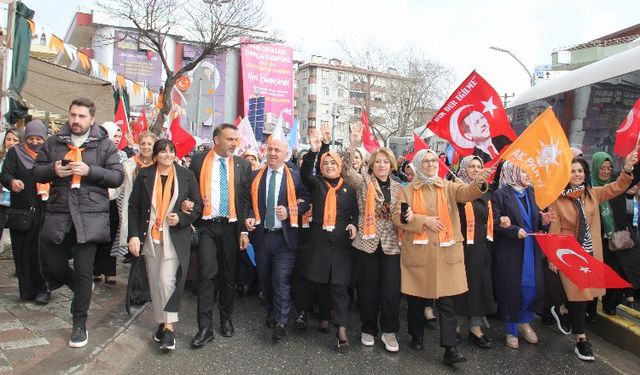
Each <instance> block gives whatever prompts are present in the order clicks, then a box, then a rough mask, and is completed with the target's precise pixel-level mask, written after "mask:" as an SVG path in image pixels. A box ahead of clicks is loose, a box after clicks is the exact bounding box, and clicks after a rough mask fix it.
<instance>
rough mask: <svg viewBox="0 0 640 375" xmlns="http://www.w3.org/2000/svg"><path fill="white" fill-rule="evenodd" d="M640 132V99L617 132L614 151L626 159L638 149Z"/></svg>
mask: <svg viewBox="0 0 640 375" xmlns="http://www.w3.org/2000/svg"><path fill="white" fill-rule="evenodd" d="M639 132H640V99H638V100H637V101H636V104H634V105H633V108H631V110H630V111H629V114H628V115H627V118H626V119H625V120H624V121H622V124H620V128H619V129H618V131H616V141H615V144H614V145H613V151H615V153H616V154H618V155H619V156H620V157H622V158H626V157H627V155H629V154H630V153H631V151H633V150H635V149H636V147H638V133H639Z"/></svg>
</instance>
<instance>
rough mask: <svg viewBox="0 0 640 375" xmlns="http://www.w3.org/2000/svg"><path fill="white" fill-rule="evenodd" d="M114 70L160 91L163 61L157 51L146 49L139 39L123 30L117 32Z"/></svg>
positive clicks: (114, 49) (114, 48)
mask: <svg viewBox="0 0 640 375" xmlns="http://www.w3.org/2000/svg"><path fill="white" fill-rule="evenodd" d="M115 38H116V43H115V44H114V46H113V70H115V71H116V72H118V73H120V74H122V75H124V76H125V77H127V78H128V79H131V80H133V81H136V82H141V83H145V84H146V87H147V88H149V89H151V90H153V91H155V92H158V90H159V88H160V86H161V85H162V61H160V57H159V56H158V54H157V53H154V52H151V51H146V50H145V47H144V46H141V45H140V44H139V43H138V41H136V40H135V39H134V38H132V37H130V36H128V35H127V34H126V33H123V32H118V31H116V32H115Z"/></svg>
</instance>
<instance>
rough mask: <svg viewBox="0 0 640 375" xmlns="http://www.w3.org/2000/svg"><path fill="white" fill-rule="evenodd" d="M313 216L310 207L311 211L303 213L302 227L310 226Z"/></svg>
mask: <svg viewBox="0 0 640 375" xmlns="http://www.w3.org/2000/svg"><path fill="white" fill-rule="evenodd" d="M312 217H313V211H312V208H309V211H307V212H305V213H303V214H302V227H303V228H309V223H311V219H312Z"/></svg>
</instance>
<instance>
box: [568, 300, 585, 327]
mask: <svg viewBox="0 0 640 375" xmlns="http://www.w3.org/2000/svg"><path fill="white" fill-rule="evenodd" d="M589 303H590V302H589V301H584V302H583V301H581V302H569V303H568V306H567V307H568V308H569V314H570V315H569V316H570V317H571V330H572V331H573V334H574V335H580V334H583V333H584V326H585V316H584V314H585V313H586V311H587V305H588V304H589Z"/></svg>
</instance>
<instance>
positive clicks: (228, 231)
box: [183, 124, 251, 348]
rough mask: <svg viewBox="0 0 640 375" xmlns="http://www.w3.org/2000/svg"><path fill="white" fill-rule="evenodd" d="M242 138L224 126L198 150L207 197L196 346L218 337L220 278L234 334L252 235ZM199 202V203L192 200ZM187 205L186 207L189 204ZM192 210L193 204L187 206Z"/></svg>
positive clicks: (196, 165)
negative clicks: (241, 263)
mask: <svg viewBox="0 0 640 375" xmlns="http://www.w3.org/2000/svg"><path fill="white" fill-rule="evenodd" d="M239 141H240V138H239V136H238V131H237V130H236V127H235V126H233V125H231V124H220V125H218V126H217V127H216V129H215V131H214V132H213V148H212V149H211V150H209V151H208V152H206V153H199V154H196V155H195V156H194V158H193V160H192V162H191V165H190V166H189V168H190V169H191V170H192V171H193V172H194V174H195V175H196V179H197V180H198V184H199V186H200V195H201V196H202V203H203V206H204V207H203V211H202V217H201V219H199V220H198V221H196V224H195V225H196V226H197V227H198V230H199V232H200V241H199V243H198V332H197V333H196V335H195V336H194V338H193V339H192V340H191V347H192V348H200V347H202V346H204V345H205V344H206V343H207V342H209V341H211V340H213V329H212V326H213V303H214V299H213V291H214V289H215V282H216V280H217V287H218V293H219V297H218V309H219V310H220V333H221V334H222V336H224V337H231V336H233V334H234V328H233V323H232V321H231V313H232V311H233V297H234V293H235V284H236V269H237V266H238V252H239V251H240V250H242V251H244V249H246V247H247V244H248V243H249V237H248V233H247V230H246V228H245V227H244V219H245V218H246V216H247V212H248V205H249V178H250V177H251V163H249V162H248V161H246V160H244V159H242V158H241V157H238V156H234V153H235V151H236V147H238V144H239ZM191 203H193V202H191ZM183 208H185V207H183ZM186 208H187V209H188V210H187V211H190V208H191V207H186Z"/></svg>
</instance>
